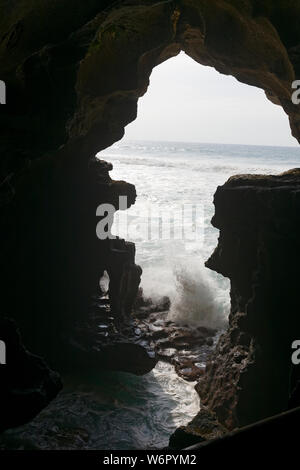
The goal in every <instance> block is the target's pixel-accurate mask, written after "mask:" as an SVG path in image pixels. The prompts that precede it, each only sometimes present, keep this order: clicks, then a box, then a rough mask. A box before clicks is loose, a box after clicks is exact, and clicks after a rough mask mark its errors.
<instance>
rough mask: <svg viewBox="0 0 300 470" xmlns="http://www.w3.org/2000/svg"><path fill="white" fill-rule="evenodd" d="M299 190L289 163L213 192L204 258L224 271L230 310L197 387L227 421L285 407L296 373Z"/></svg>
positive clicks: (298, 176)
mask: <svg viewBox="0 0 300 470" xmlns="http://www.w3.org/2000/svg"><path fill="white" fill-rule="evenodd" d="M299 190H300V170H299V169H295V170H292V171H289V172H286V173H283V174H282V175H278V176H271V175H269V176H264V175H238V176H235V177H231V178H230V179H229V180H228V181H227V182H226V183H225V184H224V185H223V186H221V187H219V188H218V190H217V192H216V194H215V201H214V202H215V208H216V212H215V215H214V217H213V220H212V222H213V225H214V226H215V227H217V228H218V229H220V237H219V244H218V247H217V248H216V250H215V252H214V253H213V255H212V256H211V258H210V259H209V260H208V261H207V263H206V264H207V266H208V267H209V268H211V269H213V270H215V271H217V272H219V273H221V274H223V275H224V276H227V277H228V278H229V279H230V281H231V313H230V316H229V328H228V330H227V331H226V332H225V333H224V334H223V335H222V336H221V337H220V339H219V342H218V344H217V347H216V350H215V351H214V352H213V354H212V356H211V358H210V360H209V361H208V363H207V367H206V372H205V375H204V376H203V377H202V378H201V379H200V381H199V384H198V385H197V390H198V392H199V394H200V397H201V402H202V403H203V404H204V405H205V406H206V407H208V408H209V409H210V410H212V411H214V412H215V413H216V416H217V418H218V419H219V421H220V422H221V423H223V424H224V425H225V426H226V427H227V428H228V429H233V428H236V427H241V426H244V425H247V424H250V423H252V422H255V421H258V420H261V419H263V418H266V417H268V416H272V415H275V414H277V413H280V412H282V411H284V410H286V409H287V408H288V406H289V398H290V395H291V393H292V388H293V384H295V383H296V381H297V380H299V368H298V370H297V368H296V367H294V366H293V365H292V362H291V344H292V342H293V340H294V339H295V337H297V335H298V333H297V332H299V331H300V319H299V314H298V311H299V309H298V300H299V285H298V270H299V264H300V260H299V253H300V250H299V240H300V224H299V210H300V198H299V194H300V191H299ZM283 312H285V317H284V319H283V316H282V315H283ZM291 377H292V380H291V379H290V378H291Z"/></svg>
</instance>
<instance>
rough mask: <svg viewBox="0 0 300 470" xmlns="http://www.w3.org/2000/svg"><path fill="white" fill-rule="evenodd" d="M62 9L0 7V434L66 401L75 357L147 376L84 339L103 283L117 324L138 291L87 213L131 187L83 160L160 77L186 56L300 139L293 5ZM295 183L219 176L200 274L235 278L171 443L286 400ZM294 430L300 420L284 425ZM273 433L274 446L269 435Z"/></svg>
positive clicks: (286, 177) (135, 274) (114, 349)
mask: <svg viewBox="0 0 300 470" xmlns="http://www.w3.org/2000/svg"><path fill="white" fill-rule="evenodd" d="M70 4H71V2H70V1H69V0H64V1H63V2H54V3H53V5H52V3H51V2H50V1H46V2H41V1H38V2H35V4H31V3H30V4H29V3H28V4H27V3H26V1H25V0H19V1H18V2H16V3H15V4H14V5H11V6H9V7H8V6H7V2H6V1H5V0H1V1H0V6H1V8H3V9H4V8H8V10H7V16H6V17H5V19H3V20H1V22H0V38H1V43H0V73H1V76H0V79H1V80H2V81H3V82H4V83H5V85H6V104H5V105H2V106H1V108H0V125H1V134H2V136H3V137H2V139H1V144H0V145H1V156H2V159H1V167H0V174H1V184H0V188H1V220H2V226H3V230H2V232H1V242H2V243H1V261H2V263H1V265H2V270H1V272H2V275H1V286H2V298H1V307H2V308H1V317H0V327H1V329H0V339H1V340H3V341H5V344H6V346H7V364H6V365H5V367H6V369H3V367H2V365H1V369H0V377H1V382H2V383H3V384H4V386H3V387H2V386H1V392H0V394H1V405H0V406H1V414H2V416H3V417H4V418H3V419H2V422H1V426H0V430H1V431H3V430H5V429H9V428H13V427H15V426H19V425H22V424H24V423H26V422H28V421H30V420H31V419H32V418H33V417H34V416H36V415H37V414H38V413H39V412H40V411H41V410H42V409H43V408H44V407H46V406H47V404H48V403H49V402H50V401H51V400H52V399H53V398H54V397H55V396H56V395H57V393H58V392H59V391H60V390H61V387H62V384H61V379H60V377H59V374H61V375H63V374H65V373H70V371H72V370H74V369H76V371H79V372H80V371H83V370H84V369H86V365H87V363H88V364H89V367H90V368H91V369H92V370H95V371H99V362H100V363H101V367H102V368H103V369H104V370H116V369H117V370H122V371H125V372H132V371H133V370H134V373H138V374H144V373H146V372H147V371H149V370H151V369H152V368H153V366H154V364H155V358H154V357H153V356H152V355H151V354H149V351H147V350H145V348H144V347H143V346H142V345H141V344H136V343H128V340H126V341H125V342H124V341H123V342H122V339H120V338H119V337H118V338H117V340H116V343H114V344H112V345H111V344H109V345H107V346H106V347H105V348H103V350H101V351H100V354H101V360H100V361H99V357H100V356H99V351H97V353H95V351H94V350H93V348H92V347H91V332H90V331H86V330H85V333H84V335H83V334H82V332H83V329H84V322H85V321H86V318H85V316H86V312H87V311H88V309H89V308H90V302H91V298H92V296H93V294H94V291H95V286H97V284H98V283H99V279H100V278H101V276H102V275H103V273H104V272H105V271H106V272H107V273H108V275H109V278H110V291H111V292H110V303H113V305H114V307H113V308H114V310H115V311H116V312H117V313H118V314H120V315H121V316H122V315H125V316H127V315H128V314H129V313H130V312H131V310H132V308H133V306H134V303H135V301H136V297H137V294H138V288H139V283H140V277H141V270H140V268H139V266H138V265H137V264H136V262H135V246H134V244H132V243H130V242H128V241H124V240H118V241H117V246H116V247H115V246H112V245H111V244H108V243H107V242H106V241H105V240H103V241H99V240H98V239H97V238H96V237H95V227H96V223H97V219H96V208H97V207H98V206H99V204H101V203H107V204H113V205H114V206H115V207H116V208H117V209H118V203H119V202H118V201H119V196H126V197H127V199H128V201H129V205H132V204H134V202H135V199H136V191H135V187H134V185H132V184H130V183H126V182H124V181H114V180H112V179H111V177H110V175H109V172H110V171H111V170H112V168H111V165H110V164H109V163H107V162H105V161H103V160H99V159H96V158H95V156H96V154H98V152H100V151H102V150H104V149H107V148H108V147H110V146H111V145H112V144H113V143H115V142H117V141H119V140H120V139H121V138H122V137H123V135H124V128H125V126H127V125H128V124H129V123H130V122H132V121H133V120H135V118H136V116H137V101H138V99H139V97H141V96H143V95H144V94H145V93H146V91H147V88H148V85H149V77H150V74H151V72H152V70H153V68H154V67H155V66H157V65H159V64H161V63H162V62H164V61H166V60H167V59H170V58H171V57H174V56H176V55H177V54H179V53H180V51H184V52H185V53H186V54H187V55H188V56H190V57H191V58H192V59H194V60H195V61H196V62H198V63H199V64H202V65H206V66H211V67H214V68H215V69H216V70H217V71H218V72H220V73H221V74H225V75H232V76H233V77H235V78H236V79H237V80H238V81H240V82H243V83H245V84H248V85H252V86H256V87H258V88H261V89H263V90H264V91H265V93H266V97H267V98H268V99H269V100H271V101H272V102H273V103H276V104H278V105H280V106H281V107H282V108H283V110H284V111H285V113H286V114H287V115H288V117H289V122H290V127H291V132H292V135H293V136H294V137H295V138H296V139H297V140H298V141H299V142H300V111H299V105H297V104H294V103H293V101H292V99H291V96H292V93H293V91H294V90H293V87H292V84H293V82H294V81H295V80H296V79H297V78H299V73H300V69H299V39H300V38H299V31H298V21H299V16H300V7H299V6H298V4H297V3H296V2H293V1H292V0H289V1H285V2H283V1H279V2H277V3H276V4H272V3H271V2H268V1H263V2H257V1H256V0H244V1H242V2H240V1H239V2H237V1H236V0H214V1H212V0H210V1H207V0H182V1H175V2H174V1H171V0H167V1H163V2H157V1H155V0H142V1H137V0H131V1H130V0H128V1H126V0H124V1H120V2H116V3H113V4H112V5H111V4H110V2H108V1H105V0H103V1H100V2H99V1H96V0H88V1H85V2H82V1H80V0H77V1H76V2H73V3H72V7H71V6H70ZM66 7H68V8H66ZM70 9H71V10H72V15H70V16H68V11H69V10H70ZM58 18H59V19H58ZM299 173H300V170H299V169H297V168H296V169H291V170H290V171H287V172H285V173H283V174H281V175H237V176H232V177H231V178H230V179H229V180H228V181H227V182H226V183H225V184H224V185H223V186H221V187H219V188H218V189H217V191H216V194H215V198H214V204H215V215H214V217H213V219H212V224H213V225H214V227H216V228H217V229H219V230H220V237H219V242H218V246H217V248H216V249H215V251H214V252H213V254H212V255H211V257H210V258H209V260H208V261H207V262H206V266H207V267H208V268H210V269H211V270H214V271H216V272H218V273H220V274H222V275H223V276H225V277H227V278H229V280H230V283H231V313H230V316H229V327H228V329H227V331H226V332H225V333H224V335H223V336H221V338H220V340H219V342H218V344H217V347H216V350H215V352H214V353H213V355H212V358H211V360H210V362H209V363H208V364H207V366H206V371H205V374H204V375H203V377H202V378H201V379H200V380H199V383H198V385H197V391H198V392H199V395H200V397H201V403H202V407H201V411H200V412H199V413H198V415H197V417H196V418H195V419H194V420H193V422H192V423H190V425H188V426H187V427H186V429H180V428H179V430H178V432H177V434H176V433H175V434H176V436H174V437H173V441H172V445H173V446H174V447H175V448H182V447H187V446H188V445H190V444H192V443H196V442H200V441H205V440H206V441H208V440H210V439H212V438H216V437H219V438H220V436H223V435H224V434H226V433H228V432H229V431H232V430H239V429H240V428H244V427H245V426H248V425H251V424H253V423H256V422H258V421H260V420H265V419H266V418H269V417H271V416H274V415H277V414H279V413H282V412H285V411H287V410H288V409H289V408H295V407H296V406H298V405H299V390H298V387H297V382H298V375H299V373H298V372H297V368H296V367H292V364H291V360H290V357H291V344H292V342H293V341H294V340H295V339H297V338H296V337H295V336H297V334H298V333H297V332H298V331H299V327H300V325H299V318H298V309H299V305H298V303H299V302H298V282H297V272H298V266H299V249H298V248H299V246H298V245H299V239H300V238H299V229H300V227H299V218H298V213H299V211H298V208H299V203H300V201H299ZM116 250H117V251H122V252H123V257H124V258H123V259H124V262H123V261H122V262H120V258H119V257H115V252H116ZM287 315H288V321H286V320H283V316H287ZM75 325H76V328H75ZM78 325H79V327H78ZM78 334H79V336H80V341H81V344H80V347H78ZM129 334H131V332H129ZM82 337H84V338H86V340H85V341H84V342H82V339H81V338H82ZM272 364H276V369H275V368H274V367H272ZM24 370H25V371H26V378H25V377H24V372H22V373H21V371H24ZM34 387H35V388H34ZM25 392H26V393H25ZM2 409H3V410H2ZM296 418H297V414H296V412H295V413H294V414H293V413H290V414H288V418H286V419H287V420H288V419H290V420H291V422H295V421H293V419H296ZM207 423H210V426H209V429H210V431H209V432H207V428H208V425H207ZM271 429H274V434H276V423H275V424H274V425H273V428H272V424H271ZM250 432H251V431H250ZM240 435H242V434H238V436H240ZM232 439H233V441H234V439H235V437H232ZM241 439H242V438H241ZM245 439H247V435H246V438H245ZM228 446H229V448H230V444H228ZM207 449H208V450H207ZM206 451H207V452H209V446H207V447H206ZM206 451H204V452H206Z"/></svg>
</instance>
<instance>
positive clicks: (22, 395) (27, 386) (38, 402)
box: [0, 318, 62, 432]
mask: <svg viewBox="0 0 300 470" xmlns="http://www.w3.org/2000/svg"><path fill="white" fill-rule="evenodd" d="M0 331H1V338H2V341H4V342H5V344H6V362H7V363H6V364H1V365H0V383H1V387H0V416H1V419H0V432H2V431H4V430H5V429H8V428H11V427H16V426H20V425H21V424H24V423H26V422H27V421H29V420H31V419H33V418H34V417H35V416H36V415H37V414H38V413H39V412H40V411H41V410H42V409H43V408H44V407H45V406H47V405H48V403H49V402H50V401H51V400H52V399H53V398H55V397H56V395H57V393H58V392H59V391H60V390H61V388H62V383H61V381H60V378H59V375H58V374H57V373H56V372H54V371H52V370H51V369H49V368H48V367H47V365H46V364H45V362H44V361H43V360H42V359H40V358H39V357H37V356H34V355H32V354H30V353H29V352H28V351H26V349H25V348H24V346H23V345H22V343H21V341H20V336H19V333H18V331H17V329H16V326H15V324H14V323H13V322H11V321H10V320H6V319H3V318H2V319H0Z"/></svg>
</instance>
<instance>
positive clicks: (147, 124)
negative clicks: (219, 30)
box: [97, 53, 298, 422]
mask: <svg viewBox="0 0 300 470" xmlns="http://www.w3.org/2000/svg"><path fill="white" fill-rule="evenodd" d="M168 84H169V85H168ZM170 84H172V85H170ZM199 89H200V90H201V92H200V93H197V90H199ZM203 90H204V91H203ZM179 96H180V97H181V99H178V97H179ZM191 117H192V120H191ZM192 121H193V122H192ZM274 129H277V132H276V133H275V134H274ZM289 134H290V129H289V124H288V119H287V117H286V115H285V114H284V112H283V110H282V108H280V107H278V106H276V105H275V104H273V103H271V102H270V101H268V100H266V97H265V96H264V92H263V91H262V90H260V89H258V88H255V87H249V86H247V85H245V84H241V83H239V82H237V81H236V80H235V79H234V78H232V77H225V76H224V75H221V74H219V73H218V72H217V71H216V70H214V69H212V68H203V67H201V66H200V67H199V64H197V63H196V62H195V61H193V60H192V59H191V58H189V57H188V56H187V55H184V54H183V53H181V54H180V55H178V56H176V57H175V58H172V59H169V60H168V61H166V62H164V63H163V64H161V65H160V66H158V67H156V68H155V69H154V71H153V72H152V75H151V79H150V86H149V89H148V92H147V93H146V94H145V95H144V97H143V98H140V100H139V112H138V117H137V119H136V120H135V121H134V122H133V123H132V124H130V125H128V126H127V128H126V129H125V137H124V138H123V139H122V140H121V141H119V142H117V143H115V144H114V145H113V146H111V147H110V148H107V149H105V150H104V151H102V152H100V153H99V154H98V155H97V157H98V158H99V159H102V160H105V161H108V162H109V163H112V164H113V170H112V171H111V177H112V178H113V179H114V180H121V179H124V180H126V181H128V182H130V183H132V184H134V185H135V187H136V191H137V199H136V202H135V204H134V205H132V206H131V207H130V208H129V209H128V210H127V211H125V213H124V211H120V212H117V213H116V214H115V220H114V224H113V227H112V232H113V234H114V235H115V236H118V237H120V239H125V240H130V241H131V242H133V243H134V244H135V246H136V262H137V264H139V265H141V267H142V269H143V274H142V276H141V290H140V293H139V298H138V301H137V303H136V304H135V307H134V312H133V313H134V316H135V315H137V316H138V317H139V316H141V318H142V322H140V321H139V322H138V325H137V330H139V329H140V327H141V323H142V324H143V323H144V324H145V323H147V321H148V322H149V318H150V322H152V325H151V328H150V336H151V335H152V336H151V338H152V341H153V342H154V343H155V348H156V353H157V354H158V357H159V359H160V361H159V364H163V363H165V364H171V365H172V366H175V370H176V372H177V374H178V375H179V376H180V377H181V378H183V379H184V380H185V381H187V383H192V384H193V383H194V381H195V380H197V379H199V377H201V375H202V374H203V371H204V368H205V364H206V360H207V358H208V356H209V354H210V353H211V351H212V350H213V348H214V347H215V344H216V341H217V339H218V338H219V336H220V334H221V333H222V331H224V329H225V328H226V326H227V317H228V314H229V312H230V293H229V290H230V286H229V280H228V279H226V278H225V277H223V276H222V275H220V274H218V273H216V272H214V271H211V270H209V269H208V268H206V267H205V261H206V260H207V259H208V258H209V256H210V255H211V254H212V252H213V250H214V248H215V247H216V245H217V239H218V234H219V232H218V230H217V229H216V228H214V227H213V226H212V225H211V219H212V217H213V214H214V205H213V197H214V193H215V191H216V189H217V186H219V185H222V184H224V183H225V181H226V180H227V179H228V178H230V177H231V176H232V175H234V174H256V173H261V174H279V173H281V172H282V171H285V170H287V169H288V168H290V167H292V166H295V162H296V161H297V158H298V153H297V150H295V148H292V147H293V146H294V144H295V139H293V138H292V137H290V135H289ZM207 142H208V143H207ZM184 206H187V207H188V208H189V210H190V212H189V216H190V217H187V219H184V218H181V216H180V214H181V215H182V214H183V212H184V210H183V209H184ZM178 208H179V211H178ZM191 208H192V209H191ZM197 210H198V213H197ZM178 214H179V216H178ZM164 223H166V225H167V228H164ZM184 224H187V225H188V226H189V227H190V226H193V225H197V226H198V229H199V226H200V227H201V230H200V231H199V232H200V233H198V238H197V237H193V236H191V237H190V238H189V237H188V236H187V237H184V227H183V225H184ZM178 228H179V231H178ZM176 229H177V231H176ZM182 229H183V230H182ZM178 233H179V234H181V235H182V236H180V235H179V236H177V237H176V234H177V235H178ZM191 233H192V234H193V231H192V232H189V234H191ZM194 235H195V233H194ZM140 297H142V299H141V298H140ZM166 310H167V315H166V316H164V314H165V313H166ZM141 312H142V315H141ZM145 313H146V315H145ZM147 315H148V319H147V318H146V319H145V317H146V316H147ZM142 329H143V327H142ZM164 329H165V330H168V334H165V333H164V332H163V331H162V330H164ZM193 331H197V332H199V334H198V333H197V334H196V335H194V333H193ZM157 340H158V341H157ZM158 367H159V366H158ZM170 374H171V373H170V369H168V370H165V371H164V373H160V374H158V375H157V379H158V381H163V382H165V381H166V380H167V381H168V380H169V381H170V383H172V384H174V385H173V387H174V388H173V390H172V391H171V392H172V394H174V395H176V387H177V386H178V384H177V383H176V381H174V380H173V379H172V380H171V377H172V375H170ZM196 400H197V397H196V396H195V397H194V401H192V403H194V405H195V403H196ZM192 409H193V408H192ZM177 412H178V410H177ZM184 412H185V413H186V410H185V411H184ZM182 422H183V421H182Z"/></svg>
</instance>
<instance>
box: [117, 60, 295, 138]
mask: <svg viewBox="0 0 300 470" xmlns="http://www.w3.org/2000/svg"><path fill="white" fill-rule="evenodd" d="M125 138H126V139H138V140H169V141H174V140H175V141H187V142H212V143H228V144H253V145H286V146H289V145H293V146H294V145H298V144H297V141H296V139H294V138H293V137H292V136H291V131H290V128H289V123H288V118H287V115H286V114H285V113H284V111H283V110H282V109H281V108H280V107H279V106H276V105H274V104H273V103H271V102H270V101H269V100H267V98H266V96H265V94H264V92H263V91H262V90H260V89H259V88H255V87H250V86H248V85H244V84H242V83H240V82H238V81H237V80H236V79H235V78H233V77H230V76H229V77H228V76H226V75H221V74H219V73H218V72H217V71H216V70H215V69H213V68H211V67H204V66H202V65H200V64H198V63H197V62H195V61H194V60H192V59H191V58H190V57H189V56H187V55H186V54H184V53H183V52H182V53H181V54H180V55H178V56H177V57H174V58H172V59H169V60H167V61H166V62H164V63H163V64H161V65H159V66H158V67H156V68H155V69H154V71H153V72H152V75H151V77H150V86H149V88H148V91H147V93H146V94H145V96H143V97H142V98H140V100H139V103H138V117H137V119H136V121H134V122H133V123H131V124H129V125H128V126H127V127H126V134H125Z"/></svg>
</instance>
